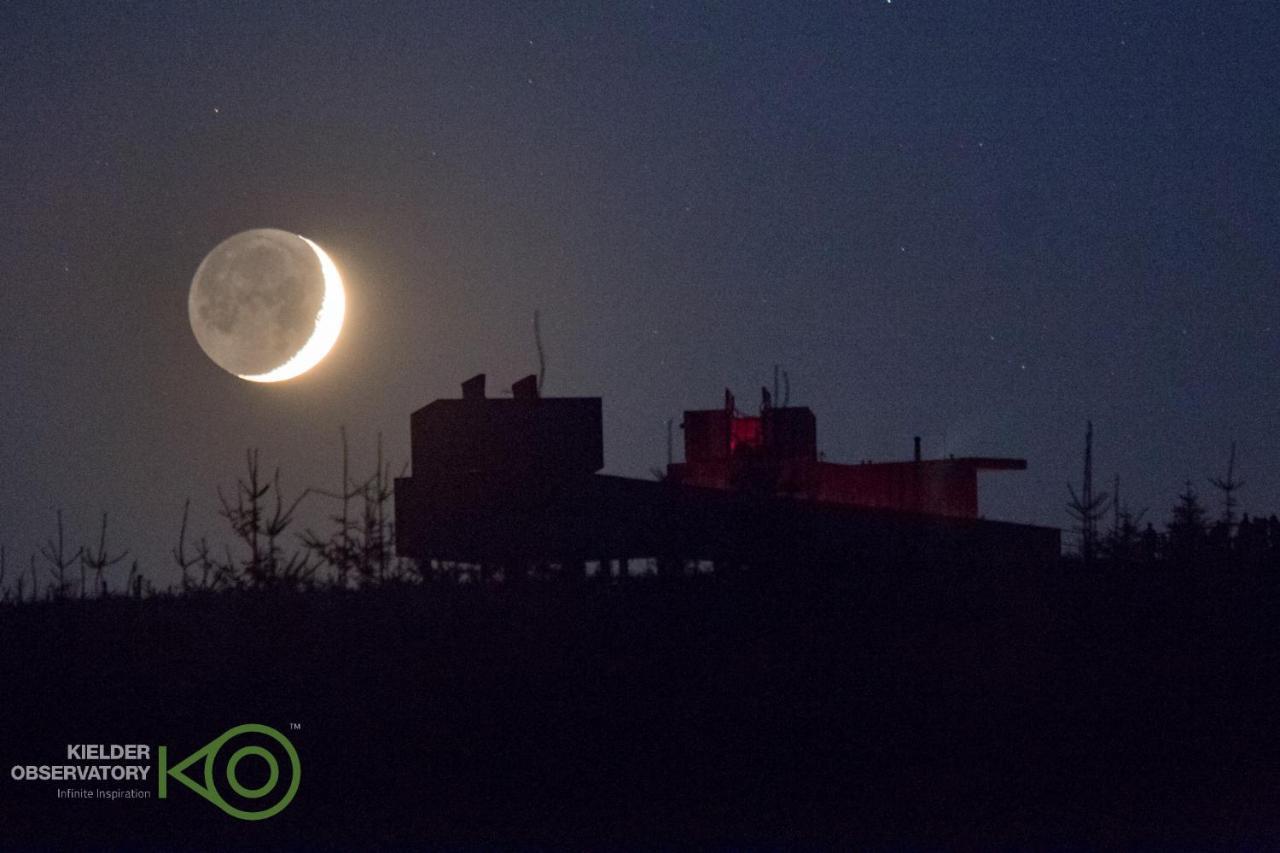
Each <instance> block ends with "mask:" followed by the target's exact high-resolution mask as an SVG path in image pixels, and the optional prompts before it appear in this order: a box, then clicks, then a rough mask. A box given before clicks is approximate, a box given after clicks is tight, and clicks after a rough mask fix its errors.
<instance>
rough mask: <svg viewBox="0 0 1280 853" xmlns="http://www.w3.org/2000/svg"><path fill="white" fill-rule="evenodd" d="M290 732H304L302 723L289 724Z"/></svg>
mask: <svg viewBox="0 0 1280 853" xmlns="http://www.w3.org/2000/svg"><path fill="white" fill-rule="evenodd" d="M289 731H291V732H300V731H302V723H290V724H289Z"/></svg>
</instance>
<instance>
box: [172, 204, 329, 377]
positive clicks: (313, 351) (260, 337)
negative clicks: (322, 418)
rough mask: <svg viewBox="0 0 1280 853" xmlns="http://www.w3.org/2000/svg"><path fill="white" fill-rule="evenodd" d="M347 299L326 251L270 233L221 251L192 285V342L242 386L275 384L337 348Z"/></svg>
mask: <svg viewBox="0 0 1280 853" xmlns="http://www.w3.org/2000/svg"><path fill="white" fill-rule="evenodd" d="M345 311H346V296H345V294H344V293H343V290H342V277H341V276H340V275H339V274H338V268H337V267H336V266H334V264H333V261H332V260H331V259H330V258H329V256H328V255H327V254H325V251H324V250H323V249H321V248H320V247H319V246H317V245H316V244H315V243H313V242H311V241H310V240H308V239H307V238H306V237H302V236H300V235H298V234H290V233H289V232H287V231H280V230H277V229H275V228H255V229H253V230H252V231H242V232H241V233H239V234H236V235H235V236H234V237H230V238H228V239H226V240H224V241H222V242H221V243H219V244H218V245H217V246H216V247H215V248H214V250H213V251H212V252H210V253H209V254H208V255H207V256H206V257H205V259H204V260H203V261H202V262H201V263H200V267H199V269H197V270H196V274H195V278H193V279H192V280H191V293H190V295H189V297H188V300H187V312H188V315H189V316H190V319H191V330H192V331H193V332H194V333H195V336H196V341H197V342H198V343H199V344H200V348H201V349H203V350H204V351H205V354H206V355H208V356H209V358H211V359H213V362H214V363H215V364H217V365H218V366H219V367H221V368H222V369H223V370H226V371H227V372H229V373H234V374H235V375H236V376H238V377H240V378H241V379H248V380H250V381H253V382H280V381H282V380H285V379H292V378H294V377H295V376H301V375H302V374H303V373H306V372H307V371H308V370H310V369H311V368H313V367H315V366H316V365H317V364H318V363H319V362H320V360H321V359H322V358H324V357H325V355H327V354H328V352H329V350H330V349H332V348H333V345H334V343H336V342H337V340H338V333H339V332H341V331H342V318H343V315H344V313H345Z"/></svg>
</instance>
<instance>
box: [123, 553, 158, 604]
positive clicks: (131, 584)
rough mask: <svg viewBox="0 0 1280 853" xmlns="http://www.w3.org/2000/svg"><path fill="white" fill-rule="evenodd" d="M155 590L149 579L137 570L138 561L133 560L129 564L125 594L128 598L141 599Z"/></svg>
mask: <svg viewBox="0 0 1280 853" xmlns="http://www.w3.org/2000/svg"><path fill="white" fill-rule="evenodd" d="M155 591H156V588H155V586H154V585H153V584H152V583H151V581H149V580H147V579H146V578H144V577H143V576H142V573H141V572H140V571H138V561H137V560H134V561H133V563H132V564H131V565H130V566H129V577H128V579H127V580H126V581H125V594H126V595H128V596H129V597H130V598H136V599H142V598H144V597H146V596H148V595H152V594H154V593H155Z"/></svg>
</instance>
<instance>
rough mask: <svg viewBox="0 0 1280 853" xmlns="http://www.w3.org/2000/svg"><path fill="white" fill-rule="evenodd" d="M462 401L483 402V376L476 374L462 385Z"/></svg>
mask: <svg viewBox="0 0 1280 853" xmlns="http://www.w3.org/2000/svg"><path fill="white" fill-rule="evenodd" d="M462 399H464V400H483V399H484V374H483V373H477V374H476V375H475V376H472V377H471V378H470V379H468V380H467V381H466V382H463V383H462Z"/></svg>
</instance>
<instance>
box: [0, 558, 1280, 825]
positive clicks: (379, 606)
mask: <svg viewBox="0 0 1280 853" xmlns="http://www.w3.org/2000/svg"><path fill="white" fill-rule="evenodd" d="M1278 592H1280V590H1278V589H1277V584H1276V583H1275V581H1274V579H1273V578H1271V577H1269V576H1267V577H1264V576H1261V575H1256V574H1244V573H1235V574H1218V575H1214V576H1192V575H1176V576H1173V575H1169V574H1167V573H1160V574H1156V573H1153V572H1146V573H1140V574H1131V575H1128V576H1124V577H1117V576H1107V575H1103V574H1098V573H1087V574H1086V573H1083V572H1082V570H1081V569H1079V567H1071V566H1057V567H1052V568H1041V569H1035V570H1026V571H1023V572H1019V573H1014V572H1002V573H1000V574H998V575H997V574H988V575H984V574H981V573H960V572H948V571H941V570H937V571H913V572H909V573H883V574H871V575H861V576H857V577H847V578H845V579H844V580H842V581H840V582H838V583H837V582H828V583H824V584H816V583H812V582H806V583H804V584H799V583H781V582H771V581H767V580H758V579H752V578H749V577H743V576H737V577H732V576H724V575H721V576H707V577H696V578H687V579H681V580H658V579H651V580H634V581H632V582H629V583H623V584H614V585H607V584H591V583H586V584H569V583H563V584H560V583H527V584H524V585H518V586H507V587H495V588H492V589H479V588H475V587H471V588H468V587H466V586H463V587H457V586H433V585H427V586H406V587H398V586H392V587H386V588H382V589H370V590H365V591H362V592H359V593H351V592H347V593H343V592H337V591H327V592H315V593H280V594H268V593H257V594H254V593H248V592H235V593H221V594H214V595H207V596H201V595H191V596H185V597H177V598H167V597H164V596H159V597H154V598H149V599H144V600H140V601H136V600H130V599H105V600H99V601H84V602H78V601H63V602H51V603H41V604H28V605H24V606H20V607H13V606H7V607H4V608H3V609H0V690H2V693H0V697H2V699H0V754H3V755H4V756H6V758H10V757H12V760H11V761H6V764H11V763H23V762H31V763H57V760H58V759H59V758H60V757H61V753H62V751H63V750H64V749H65V744H68V743H81V742H86V743H113V742H118V743H150V744H153V745H155V744H157V743H166V744H168V746H169V747H170V749H171V751H172V752H173V754H175V755H180V756H185V755H187V754H188V753H190V752H191V751H193V750H195V749H196V748H198V747H200V746H202V745H203V744H204V743H205V742H206V741H208V740H209V739H211V738H213V737H214V736H216V735H217V734H220V733H221V732H222V731H224V730H226V729H227V728H228V727H230V726H232V725H235V724H237V723H241V722H261V723H265V724H267V725H272V726H275V727H278V728H280V729H281V730H282V731H284V730H288V726H289V724H290V723H297V724H299V725H300V726H301V728H300V729H299V730H296V731H290V732H289V736H290V738H291V739H292V740H293V742H294V743H295V744H296V745H297V749H298V752H299V754H300V756H301V760H302V767H303V780H302V784H301V788H300V791H299V794H298V796H297V799H296V800H295V801H294V803H293V804H292V805H290V806H289V807H288V808H287V809H286V810H285V811H283V812H281V813H280V814H279V815H278V816H276V817H274V818H272V819H270V820H266V821H261V822H258V823H245V822H241V821H236V820H233V819H231V818H229V817H228V816H227V815H224V814H223V813H222V812H220V811H218V810H217V809H215V808H213V807H212V806H210V805H209V804H208V803H206V802H205V801H203V800H201V799H200V798H199V797H196V796H195V795H194V794H192V793H191V792H189V791H186V790H179V791H177V792H176V793H171V795H170V799H169V800H167V801H164V802H160V801H157V800H155V799H152V800H150V801H145V802H114V803H103V802H82V803H74V804H68V803H59V802H57V801H56V800H54V799H53V797H54V788H55V787H57V785H58V783H55V782H24V783H18V782H15V781H13V780H12V779H10V778H9V773H8V767H6V768H5V771H6V774H5V783H4V784H5V791H4V796H3V800H2V802H3V807H2V809H0V814H2V815H3V820H2V822H0V838H2V839H4V840H6V841H9V842H12V841H28V842H32V841H43V842H51V843H62V842H68V841H74V840H82V841H88V840H93V841H95V842H101V841H102V840H104V839H105V838H116V839H119V840H141V839H148V840H155V841H162V842H185V843H194V844H199V845H208V846H215V847H216V846H218V845H220V844H226V843H232V842H234V843H237V844H243V843H251V842H259V841H261V842H284V841H289V842H297V841H299V840H301V841H310V842H313V843H317V844H319V843H322V842H327V841H332V842H333V843H334V844H335V846H337V847H348V846H350V845H353V844H364V843H369V842H373V841H404V840H423V839H426V840H434V841H444V842H449V841H458V842H478V841H488V840H494V839H502V840H522V841H545V842H556V843H565V842H581V843H585V842H600V841H634V840H646V841H659V840H671V841H676V840H681V841H688V840H693V839H704V840H713V841H733V840H737V841H761V840H764V841H768V840H772V841H794V840H800V841H809V842H819V843H831V842H841V841H911V842H938V843H949V842H957V841H969V842H994V841H1012V842H1034V841H1046V840H1057V841H1062V840H1070V839H1075V840H1079V841H1083V842H1118V841H1124V840H1148V841H1156V842H1158V841H1162V840H1163V841H1169V840H1178V841H1181V842H1187V841H1194V840H1197V839H1199V840H1206V841H1207V840H1216V841H1229V840H1237V841H1250V840H1252V841H1258V840H1264V839H1275V838H1277V837H1280V836H1278V835H1277V833H1280V822H1277V817H1276V816H1277V814H1280V812H1278V811H1277V809H1276V803H1277V802H1280V728H1277V725H1276V710H1275V709H1276V707H1277V706H1276V697H1277V696H1278V695H1280V691H1278V690H1277V688H1280V666H1277V664H1280V660H1278V658H1280V653H1278V652H1277V648H1280V646H1278V644H1277V641H1280V618H1277V617H1280V606H1278V604H1280V601H1278V598H1280V596H1278ZM72 818H75V819H72Z"/></svg>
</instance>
